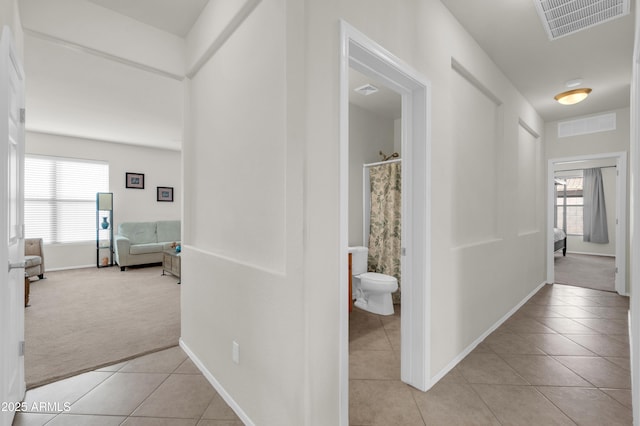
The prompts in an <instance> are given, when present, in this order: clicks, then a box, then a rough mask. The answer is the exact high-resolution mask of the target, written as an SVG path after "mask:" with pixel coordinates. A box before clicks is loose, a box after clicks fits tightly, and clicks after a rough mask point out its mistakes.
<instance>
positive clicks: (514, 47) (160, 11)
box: [21, 0, 635, 149]
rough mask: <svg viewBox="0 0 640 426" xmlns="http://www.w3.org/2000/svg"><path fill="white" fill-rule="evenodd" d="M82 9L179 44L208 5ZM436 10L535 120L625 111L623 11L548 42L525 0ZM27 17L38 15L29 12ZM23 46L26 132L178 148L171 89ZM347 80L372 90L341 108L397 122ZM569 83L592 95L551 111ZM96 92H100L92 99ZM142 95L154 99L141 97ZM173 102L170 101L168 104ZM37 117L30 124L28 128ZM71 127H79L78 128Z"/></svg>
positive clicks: (626, 31)
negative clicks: (86, 75) (125, 20)
mask: <svg viewBox="0 0 640 426" xmlns="http://www.w3.org/2000/svg"><path fill="white" fill-rule="evenodd" d="M21 1H22V2H27V1H31V2H33V1H36V0H21ZM43 1H44V0H43ZM84 1H85V2H86V4H91V5H93V6H96V7H97V8H98V9H100V8H105V10H110V11H115V12H117V13H120V14H123V15H125V16H128V17H130V18H133V19H135V20H137V21H139V22H142V23H144V24H146V25H150V26H153V27H155V28H159V29H161V30H164V31H167V32H169V33H172V34H175V35H178V36H179V37H184V36H185V35H186V34H187V33H188V31H189V29H190V28H191V27H192V25H193V23H194V22H195V20H196V19H197V17H198V16H199V14H200V13H201V11H202V10H203V8H204V7H205V6H206V5H207V3H208V0H179V1H176V0H84ZM442 3H443V4H444V5H445V6H446V7H447V8H448V9H449V10H450V11H451V13H452V14H453V15H454V16H455V17H456V18H457V19H458V21H459V22H460V23H461V25H462V26H463V27H465V29H466V30H467V31H468V32H469V33H470V34H471V36H472V37H473V38H474V39H475V40H476V41H477V43H478V44H479V45H480V46H481V47H482V48H483V50H484V51H486V52H487V54H488V55H489V56H490V57H491V58H492V59H493V61H494V62H495V63H496V64H497V66H498V67H499V68H500V69H501V70H502V71H503V72H504V73H505V75H506V76H507V78H509V80H510V81H512V82H513V84H514V85H515V87H516V88H517V89H518V90H519V91H520V93H522V95H523V96H524V97H525V98H526V99H527V100H528V101H529V102H530V103H531V104H532V105H533V107H534V108H535V109H536V110H537V111H538V113H539V114H540V115H541V117H542V118H543V119H544V120H545V121H555V120H560V119H565V118H568V117H575V116H580V115H588V114H593V113H599V112H603V111H609V110H612V109H617V108H623V107H627V106H629V100H630V96H629V91H630V81H631V67H632V56H633V41H634V20H633V16H634V15H635V11H634V10H633V9H634V5H633V4H632V7H631V9H632V10H631V13H630V14H629V15H627V16H624V17H622V18H618V19H615V20H612V21H609V22H606V23H604V24H601V25H598V26H595V27H592V28H588V29H586V30H583V31H580V32H578V33H575V34H572V35H568V36H566V37H562V38H560V39H557V40H554V41H550V40H549V39H548V37H547V35H546V33H545V30H544V28H543V26H542V23H541V22H540V20H539V18H538V15H537V13H536V8H535V5H534V0H482V1H470V0H442ZM35 10H36V12H35V13H39V12H37V10H39V9H35ZM78 19H81V17H80V16H79V17H78ZM35 30H36V31H37V30H38V29H37V28H35ZM26 43H27V45H28V46H27V47H29V49H27V50H26V55H27V58H26V62H27V65H29V67H28V71H27V73H28V75H29V74H30V75H29V77H30V84H29V86H28V93H27V97H28V100H29V101H30V104H31V107H33V108H31V111H32V113H30V114H29V116H30V117H31V119H30V120H29V121H30V122H31V123H35V124H33V127H32V128H31V130H36V131H52V132H54V133H56V132H57V133H60V134H71V135H77V136H81V137H87V138H95V139H106V140H114V141H116V140H119V141H124V142H128V143H139V144H143V145H155V146H163V147H170V148H172V149H180V145H181V143H180V140H181V138H182V133H181V126H182V114H181V111H180V108H181V105H182V101H181V93H182V92H181V91H180V90H179V88H180V83H179V82H178V81H174V80H171V79H164V80H163V79H158V78H156V77H155V76H151V77H149V75H148V73H145V72H142V71H138V70H129V69H127V68H126V67H122V66H119V65H114V66H106V67H105V66H104V64H103V65H101V64H99V63H98V62H99V61H100V60H96V59H94V58H91V57H89V56H87V55H80V54H74V55H75V57H74V58H70V59H69V60H70V61H71V62H70V64H71V65H74V64H75V65H74V66H75V67H76V68H77V69H87V68H86V67H94V68H97V69H109V70H110V71H109V72H110V74H109V73H102V74H100V75H99V76H100V78H95V79H94V80H93V81H91V82H86V81H84V79H83V78H81V77H82V76H76V77H77V78H75V77H73V76H74V75H75V74H73V72H71V71H69V69H66V68H64V67H63V66H62V65H61V64H59V61H55V60H51V61H50V62H48V63H47V64H44V63H43V62H42V58H43V57H46V55H47V54H50V53H51V52H53V50H57V49H58V47H56V46H47V45H46V44H45V43H41V42H39V41H38V40H35V39H34V38H33V37H32V36H28V37H26ZM68 55H71V53H69V54H68ZM105 60H106V59H105ZM87 62H91V63H87ZM94 62H95V63H94ZM71 65H69V67H70V69H71V70H73V69H74V68H72V67H71ZM101 67H102V68H101ZM121 74H122V75H121ZM350 74H351V75H350V77H351V87H352V89H353V88H355V87H358V86H360V85H363V84H365V83H372V84H374V85H376V86H378V87H379V88H380V89H381V91H380V92H378V93H376V94H375V95H371V96H362V95H359V94H356V93H354V92H353V91H352V90H351V91H350V100H351V102H353V103H354V104H358V105H360V106H361V107H364V108H366V109H370V110H374V111H375V112H376V113H377V114H379V115H381V116H386V117H389V118H398V117H399V115H400V97H399V96H398V95H397V94H395V93H394V92H392V91H389V90H385V88H384V86H382V85H380V84H377V82H375V81H374V80H371V79H366V78H365V77H363V76H362V75H359V74H357V73H355V72H352V73H350ZM127 78H128V79H131V81H140V82H143V84H142V86H144V90H137V89H136V87H138V86H135V85H134V87H132V88H127V89H122V90H120V89H118V90H114V84H116V83H117V82H118V81H122V80H123V79H125V80H126V79H127ZM576 78H582V79H583V81H584V86H587V87H591V88H592V89H593V92H592V93H591V95H590V96H589V97H588V98H587V100H585V101H583V102H582V103H580V104H577V105H574V106H563V105H560V104H558V103H556V102H555V101H554V100H553V96H554V95H555V94H557V93H559V92H561V91H564V90H566V88H565V86H564V83H565V82H566V81H568V80H572V79H576ZM142 86H141V87H142ZM147 86H148V87H147ZM51 87H59V88H65V91H64V92H63V93H48V92H47V90H49V89H47V90H45V89H46V88H51ZM115 87H116V88H117V85H116V86H115ZM38 88H45V89H41V90H38ZM87 88H88V89H87ZM99 88H102V89H104V90H102V91H101V92H98V89H99ZM161 88H162V89H161ZM89 89H90V90H89ZM150 93H151V94H156V95H152V96H150V95H149V94H150ZM158 93H165V94H166V97H167V98H169V99H158V98H157V97H158V96H159V95H157V94H158ZM97 98H99V99H103V101H104V102H102V103H101V106H99V105H98V104H96V103H95V102H94V100H95V99H97ZM173 98H175V99H177V101H176V102H172V101H170V99H173ZM107 101H108V102H107ZM163 105H164V106H165V107H162V106H163ZM168 105H176V106H177V107H173V106H172V107H169V106H168ZM38 111H39V112H40V114H38ZM123 112H127V113H128V115H127V114H123ZM38 117H40V119H39V121H38V120H36V119H37V118H38ZM79 122H80V123H82V126H80V127H81V128H78V123H79ZM65 123H66V124H65ZM65 125H68V126H69V127H73V126H75V130H73V131H71V130H69V129H65V128H64V126H65ZM127 132H128V134H127Z"/></svg>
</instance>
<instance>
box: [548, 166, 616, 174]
mask: <svg viewBox="0 0 640 426" xmlns="http://www.w3.org/2000/svg"><path fill="white" fill-rule="evenodd" d="M611 167H613V168H614V169H615V168H616V167H618V166H602V167H583V168H581V169H562V170H554V171H553V172H554V173H556V172H577V171H578V170H586V169H610V168H611Z"/></svg>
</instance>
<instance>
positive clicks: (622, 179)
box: [547, 152, 628, 296]
mask: <svg viewBox="0 0 640 426" xmlns="http://www.w3.org/2000/svg"><path fill="white" fill-rule="evenodd" d="M608 158H609V159H615V160H616V170H617V172H618V173H617V176H616V219H617V224H616V247H615V249H616V268H617V272H616V277H615V289H616V291H617V292H618V294H621V295H624V296H626V295H628V292H627V286H626V280H627V153H626V152H608V153H603V154H593V155H581V156H575V157H565V158H552V159H550V160H549V164H548V167H547V282H548V283H553V282H554V278H555V272H554V264H553V218H554V212H553V209H554V206H555V202H554V197H555V191H554V188H555V186H554V184H553V182H554V171H555V166H556V164H559V163H570V162H573V161H588V160H602V159H608Z"/></svg>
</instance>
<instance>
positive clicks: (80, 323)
mask: <svg viewBox="0 0 640 426" xmlns="http://www.w3.org/2000/svg"><path fill="white" fill-rule="evenodd" d="M161 274H162V268H161V267H158V266H152V267H144V268H127V270H126V271H124V272H121V271H120V268H118V267H115V266H114V267H111V268H100V269H98V268H87V269H74V270H68V271H56V272H47V273H45V276H46V278H45V279H44V280H36V281H33V282H32V283H31V298H30V299H31V300H30V307H28V308H26V309H25V376H26V381H27V388H33V387H36V386H40V385H43V384H45V383H49V382H52V381H55V380H60V379H62V378H65V377H69V376H72V375H76V374H79V373H82V372H85V371H89V370H93V369H95V368H100V367H102V366H105V365H109V364H113V363H116V362H120V361H124V360H127V359H130V358H133V357H136V356H139V355H142V354H145V353H149V352H154V351H157V350H160V349H165V348H168V347H171V346H175V345H177V344H178V339H179V337H180V286H179V285H177V282H178V279H177V278H175V277H173V276H170V275H165V276H161Z"/></svg>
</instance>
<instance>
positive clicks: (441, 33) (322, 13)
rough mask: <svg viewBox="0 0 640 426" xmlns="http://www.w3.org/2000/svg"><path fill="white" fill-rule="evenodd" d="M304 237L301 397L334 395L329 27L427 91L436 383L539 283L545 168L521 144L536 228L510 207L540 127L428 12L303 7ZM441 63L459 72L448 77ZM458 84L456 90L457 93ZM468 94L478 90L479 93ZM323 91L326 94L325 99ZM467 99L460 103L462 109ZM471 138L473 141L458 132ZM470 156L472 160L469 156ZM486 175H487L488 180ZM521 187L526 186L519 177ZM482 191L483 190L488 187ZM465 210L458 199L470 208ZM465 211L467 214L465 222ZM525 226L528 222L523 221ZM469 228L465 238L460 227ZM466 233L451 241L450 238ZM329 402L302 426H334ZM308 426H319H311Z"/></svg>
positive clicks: (377, 4) (425, 6) (441, 13)
mask: <svg viewBox="0 0 640 426" xmlns="http://www.w3.org/2000/svg"><path fill="white" fill-rule="evenodd" d="M306 14H307V17H308V20H307V28H308V31H307V40H308V42H307V46H308V47H307V52H310V53H309V56H308V58H309V60H308V67H307V70H308V77H307V81H308V86H307V97H308V98H309V99H313V102H309V103H308V108H307V117H308V127H307V132H306V135H307V139H306V141H307V144H306V150H307V156H306V157H307V169H306V176H307V185H306V192H305V196H306V200H307V201H306V206H307V207H308V208H307V216H306V218H307V226H306V227H305V229H307V236H308V237H307V238H308V241H310V244H309V245H308V248H307V250H306V252H305V255H306V259H307V261H306V263H305V272H306V277H307V280H306V286H305V288H306V291H305V300H306V305H307V306H313V307H312V308H311V309H310V311H309V313H308V318H309V323H308V325H307V329H308V330H309V333H310V334H309V341H310V345H309V354H310V359H309V363H310V365H324V366H325V367H324V369H323V370H324V372H325V374H329V373H330V374H331V375H330V376H329V377H327V378H325V379H324V380H319V381H311V382H310V384H309V387H310V393H311V395H314V396H315V395H318V394H320V395H324V394H323V391H326V392H330V391H333V393H334V394H335V392H336V389H337V387H338V386H339V383H338V381H337V379H336V375H337V373H338V368H337V366H338V365H339V359H338V354H339V351H338V350H337V343H336V341H338V329H339V327H338V321H337V317H334V315H335V314H334V309H335V307H336V306H337V304H338V297H339V295H338V293H337V291H336V289H335V287H334V286H327V284H326V283H327V280H329V281H330V282H333V280H335V279H336V273H337V274H339V273H340V271H339V259H338V258H337V256H336V253H337V252H338V248H339V245H338V244H339V235H338V226H339V224H338V216H337V214H336V211H337V206H338V203H339V200H338V198H337V197H336V195H335V188H336V187H337V182H338V176H339V173H338V165H339V158H340V153H339V146H338V145H337V142H336V143H329V142H328V141H337V140H338V139H339V138H338V134H339V119H338V115H337V111H338V108H337V106H338V104H339V103H338V102H339V98H338V93H339V91H338V90H337V87H338V83H337V82H338V81H339V75H338V69H339V67H338V66H337V60H338V56H337V52H336V49H337V46H338V41H337V40H338V30H337V29H338V26H337V22H338V20H339V19H341V18H342V19H345V20H346V21H347V22H349V23H350V24H351V25H353V26H355V28H356V29H358V30H360V31H362V32H364V33H365V34H367V35H368V36H369V37H370V38H372V39H373V40H374V41H376V42H378V43H380V44H381V45H382V46H383V47H384V48H386V49H388V50H390V51H391V53H393V54H395V55H396V56H398V57H399V58H400V59H401V60H403V61H405V62H407V63H409V65H411V66H413V67H414V68H416V69H417V70H418V71H420V72H421V73H423V74H424V75H425V76H426V77H427V78H428V79H429V80H430V81H431V84H432V87H433V92H432V99H431V106H432V111H433V112H432V114H433V115H432V117H431V119H432V120H431V123H432V128H431V140H432V141H433V146H432V155H433V159H432V165H433V166H432V167H433V169H432V170H431V175H432V178H433V182H434V185H433V198H432V200H431V206H432V215H433V219H432V227H433V237H432V238H433V240H432V242H431V247H432V251H433V255H432V256H433V257H432V259H431V265H433V268H432V270H431V271H430V274H431V282H432V283H433V287H432V292H431V297H432V305H431V306H430V307H428V308H427V312H429V313H430V314H431V324H433V328H432V330H430V332H431V348H429V350H430V353H431V366H432V367H431V371H430V372H429V374H430V376H431V377H432V376H436V375H437V374H438V373H439V372H440V371H442V370H443V369H446V368H447V367H448V366H450V363H451V362H453V361H454V360H455V358H456V357H457V356H458V355H459V354H461V352H463V351H464V350H465V348H467V346H468V345H470V344H472V342H473V341H474V340H475V339H477V338H478V337H479V336H481V335H482V334H483V333H484V332H485V331H487V330H488V329H489V328H490V327H491V326H492V325H493V324H495V322H496V321H498V320H499V319H500V318H501V317H502V316H503V315H505V314H506V313H507V312H508V311H509V310H510V309H511V308H513V307H514V306H515V305H516V304H517V303H518V302H520V301H521V300H522V299H523V298H524V297H526V296H527V295H528V294H529V293H530V292H531V291H532V290H534V289H535V288H536V287H537V286H538V285H540V284H542V283H543V282H544V275H545V268H544V240H545V232H544V222H543V220H544V218H545V213H544V202H543V201H542V200H544V192H543V189H544V186H543V184H542V180H541V177H542V176H543V175H544V164H543V163H542V159H543V158H544V155H543V149H544V147H543V146H542V141H541V138H540V137H537V138H532V139H533V140H532V141H530V142H531V143H532V144H534V147H533V149H531V152H532V153H533V154H532V155H535V157H534V158H528V159H527V161H528V162H531V164H532V165H531V168H530V169H531V170H532V173H534V172H535V177H533V178H532V179H531V181H532V183H529V186H531V187H533V188H534V191H535V192H534V193H533V194H531V196H532V197H535V199H536V200H539V201H540V202H538V203H533V204H532V205H533V209H534V210H536V214H535V215H534V218H535V219H533V220H534V221H535V223H533V224H532V225H531V224H530V225H529V226H528V227H527V230H528V232H522V229H521V226H520V220H519V215H518V206H517V203H515V202H513V194H516V193H517V190H518V185H519V184H520V183H519V182H518V179H513V177H514V176H519V173H518V165H519V144H518V140H519V126H520V123H521V122H523V123H525V124H526V126H527V127H528V128H530V129H532V130H533V131H534V132H535V133H536V134H537V135H542V134H543V123H542V120H541V119H540V117H538V116H537V114H536V113H535V111H534V110H533V109H532V108H531V106H530V105H529V104H528V103H527V102H526V101H525V100H524V98H523V97H522V96H521V95H520V94H519V93H518V92H517V91H516V90H515V89H514V87H513V86H512V85H511V83H510V82H509V81H507V79H506V78H505V76H504V75H503V74H502V73H501V72H500V70H498V69H497V68H496V66H495V65H494V64H493V63H492V62H491V60H490V59H489V58H488V57H487V56H486V54H484V52H482V51H481V50H480V48H479V47H478V46H477V44H476V43H475V42H474V40H473V39H472V38H471V37H470V36H469V35H468V34H467V33H466V32H465V31H464V29H463V28H461V27H460V25H459V23H458V22H457V21H456V20H455V19H454V18H453V17H452V16H451V15H450V13H449V12H448V11H447V9H446V8H445V7H444V6H443V5H442V4H441V3H440V2H438V1H433V0H431V1H422V2H410V3H408V2H401V3H398V2H393V3H392V2H385V1H373V2H372V1H366V2H365V1H341V2H337V1H320V0H318V1H311V2H307V9H306ZM452 58H455V60H456V61H457V62H458V63H459V64H462V66H463V67H464V68H465V69H466V70H467V73H460V72H458V71H456V70H454V69H453V68H452ZM465 80H466V82H465ZM478 85H479V86H480V87H478ZM327 88H335V89H334V90H327ZM468 96H471V97H472V100H471V101H470V103H469V104H465V103H464V102H461V99H463V98H464V99H466V98H467V97H468ZM464 127H470V128H473V129H475V130H477V131H478V132H480V133H479V134H472V132H471V131H465V130H464V129H461V128H464ZM471 153H473V155H476V154H477V155H478V157H476V161H474V159H473V158H472V157H471ZM490 167H493V168H494V169H495V171H494V170H487V169H488V168H490ZM526 177H527V178H529V176H526ZM487 181H488V182H487ZM475 192H481V193H483V194H484V195H485V196H484V197H477V199H476V198H472V199H471V200H473V201H474V202H475V203H472V202H469V201H471V200H465V198H464V196H463V195H467V196H469V197H475V195H474V193H475ZM476 212H477V213H478V214H476ZM529 222H531V219H529ZM472 224H473V225H478V227H479V228H478V229H471V225H472ZM461 228H462V229H464V230H465V231H466V230H468V231H469V232H461V231H460V229H461ZM335 404H336V402H335V401H333V400H331V399H329V398H327V399H319V400H318V403H314V404H312V406H311V407H310V410H311V413H310V418H311V419H314V421H311V422H310V423H309V424H337V408H336V405H335ZM316 419H318V420H316Z"/></svg>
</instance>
